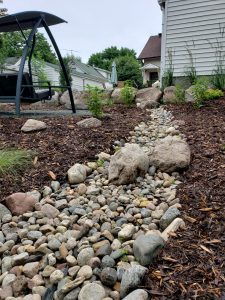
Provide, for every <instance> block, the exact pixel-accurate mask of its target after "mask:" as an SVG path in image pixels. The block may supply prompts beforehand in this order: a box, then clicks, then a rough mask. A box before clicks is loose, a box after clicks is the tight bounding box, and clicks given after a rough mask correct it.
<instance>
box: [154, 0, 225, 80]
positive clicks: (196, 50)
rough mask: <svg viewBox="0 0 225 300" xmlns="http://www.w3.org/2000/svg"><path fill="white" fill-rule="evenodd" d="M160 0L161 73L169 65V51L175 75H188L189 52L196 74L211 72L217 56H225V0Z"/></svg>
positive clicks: (208, 73) (209, 73) (214, 66)
mask: <svg viewBox="0 0 225 300" xmlns="http://www.w3.org/2000/svg"><path fill="white" fill-rule="evenodd" d="M158 2H159V5H160V6H161V9H162V13H163V22H162V50H161V77H163V74H164V72H165V70H166V69H167V68H168V66H169V57H168V53H172V62H173V68H174V77H183V76H185V71H186V70H187V69H188V68H189V66H190V54H191V56H192V59H193V64H194V67H195V68H196V71H197V75H211V74H212V73H213V71H214V70H215V68H216V62H217V61H218V57H225V0H204V1H202V0H158ZM188 53H189V54H188Z"/></svg>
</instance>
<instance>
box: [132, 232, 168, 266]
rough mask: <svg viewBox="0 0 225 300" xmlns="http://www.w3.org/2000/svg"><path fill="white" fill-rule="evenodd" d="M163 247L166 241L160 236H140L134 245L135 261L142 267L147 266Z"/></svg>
mask: <svg viewBox="0 0 225 300" xmlns="http://www.w3.org/2000/svg"><path fill="white" fill-rule="evenodd" d="M163 246H164V240H163V239H162V238H161V237H160V236H159V235H153V234H151V235H139V236H138V237H137V239H136V240H135V241H134V244H133V252H134V256H135V259H136V260H137V261H138V262H139V263H140V264H141V265H143V266H147V265H149V264H151V262H152V260H153V258H154V257H155V256H156V255H157V254H158V252H159V251H160V250H161V249H162V248H163Z"/></svg>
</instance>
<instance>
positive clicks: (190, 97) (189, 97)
mask: <svg viewBox="0 0 225 300" xmlns="http://www.w3.org/2000/svg"><path fill="white" fill-rule="evenodd" d="M185 102H191V103H193V102H195V98H194V92H193V86H190V87H189V88H188V89H187V90H186V91H185Z"/></svg>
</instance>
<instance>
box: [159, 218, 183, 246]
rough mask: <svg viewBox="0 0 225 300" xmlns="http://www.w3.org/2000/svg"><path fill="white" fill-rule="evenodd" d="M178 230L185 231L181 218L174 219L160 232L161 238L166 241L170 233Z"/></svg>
mask: <svg viewBox="0 0 225 300" xmlns="http://www.w3.org/2000/svg"><path fill="white" fill-rule="evenodd" d="M179 228H181V229H185V223H184V221H183V220H182V219H181V218H176V219H175V220H173V222H172V223H171V224H170V225H169V226H168V227H167V228H166V229H165V230H164V231H163V232H162V234H161V236H162V238H163V239H164V240H165V241H168V239H169V237H170V233H173V232H176V231H177V230H178V229H179Z"/></svg>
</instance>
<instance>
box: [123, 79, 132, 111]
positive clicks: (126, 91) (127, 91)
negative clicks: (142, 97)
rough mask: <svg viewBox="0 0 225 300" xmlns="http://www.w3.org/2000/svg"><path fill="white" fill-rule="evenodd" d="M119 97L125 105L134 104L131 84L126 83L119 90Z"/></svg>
mask: <svg viewBox="0 0 225 300" xmlns="http://www.w3.org/2000/svg"><path fill="white" fill-rule="evenodd" d="M121 97H122V99H123V101H124V103H125V104H127V105H131V104H132V103H133V102H134V98H135V92H134V88H133V87H132V85H131V82H129V81H127V82H126V84H125V86H124V87H123V88H122V89H121Z"/></svg>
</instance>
